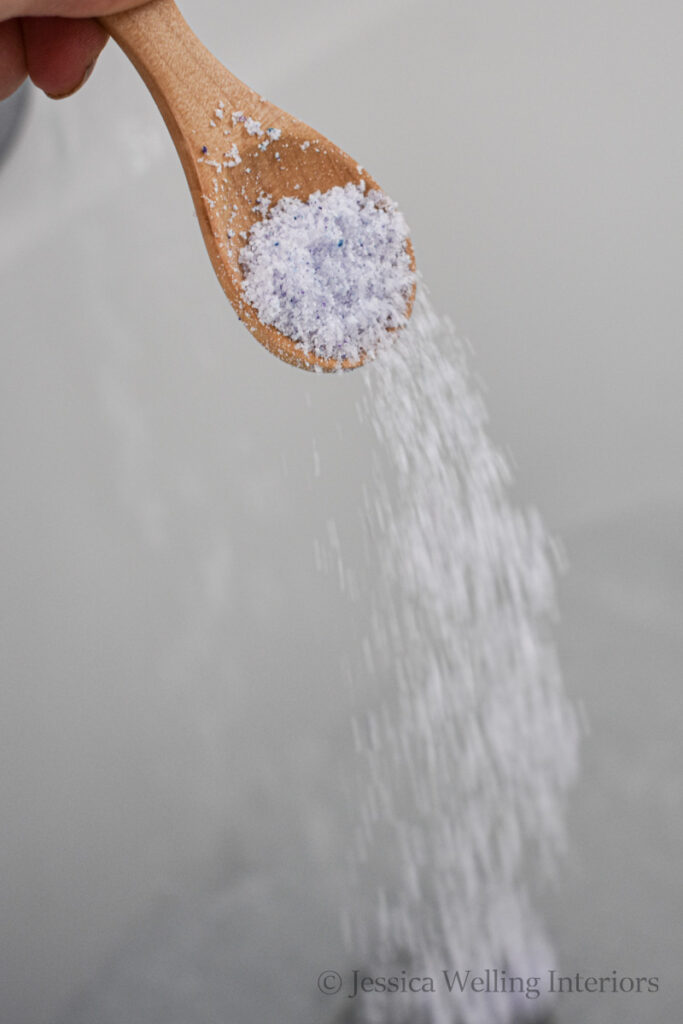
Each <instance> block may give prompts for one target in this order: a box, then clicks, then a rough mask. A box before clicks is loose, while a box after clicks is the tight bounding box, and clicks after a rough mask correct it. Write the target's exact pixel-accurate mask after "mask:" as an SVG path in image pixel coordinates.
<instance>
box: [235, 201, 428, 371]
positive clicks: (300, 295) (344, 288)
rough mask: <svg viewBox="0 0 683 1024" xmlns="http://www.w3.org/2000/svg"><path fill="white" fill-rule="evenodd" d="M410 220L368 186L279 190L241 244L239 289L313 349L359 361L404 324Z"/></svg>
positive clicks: (410, 277)
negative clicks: (303, 192)
mask: <svg viewBox="0 0 683 1024" xmlns="http://www.w3.org/2000/svg"><path fill="white" fill-rule="evenodd" d="M407 239H408V227H407V225H406V222H405V220H404V218H403V216H402V214H401V213H400V212H399V210H398V208H397V206H396V204H395V203H393V202H392V201H391V200H390V199H389V198H388V197H387V196H385V195H384V194H383V193H381V192H379V191H376V190H367V189H366V188H365V187H364V185H362V184H361V185H353V184H348V185H346V186H345V187H344V188H342V187H341V186H335V187H334V188H331V189H329V191H327V192H314V193H313V194H312V195H311V196H310V197H309V199H308V201H307V202H303V201H302V200H301V199H298V198H296V197H290V196H288V197H286V198H284V199H280V200H279V202H277V203H276V204H275V205H274V206H273V207H272V208H271V209H270V211H269V212H268V214H267V216H265V217H264V218H263V219H262V220H260V221H256V223H254V225H253V226H252V228H251V230H250V232H249V236H248V242H247V245H245V246H243V248H242V249H241V251H240V255H239V260H240V264H241V266H242V269H243V275H244V281H243V291H244V296H245V298H246V299H247V301H248V302H250V303H251V304H252V305H253V306H255V308H256V310H257V312H258V315H259V317H260V319H261V320H262V322H263V323H266V324H272V325H273V326H274V327H276V328H277V329H278V330H279V331H281V333H282V334H284V335H286V336H287V337H288V338H291V339H292V340H293V341H295V342H297V344H298V345H299V346H300V348H301V349H302V350H303V351H304V352H307V353H310V352H313V353H315V355H316V356H319V357H322V358H326V359H335V360H339V361H342V360H346V359H351V360H354V361H356V360H357V359H358V358H359V357H360V356H361V354H362V353H372V352H375V351H376V349H377V347H378V346H379V345H380V344H381V343H382V342H384V341H386V340H387V339H389V338H390V337H391V335H390V334H389V332H390V331H393V330H395V329H397V328H401V327H404V326H405V324H406V322H407V317H406V313H407V310H408V304H409V301H410V297H411V294H412V290H413V287H414V282H415V275H414V273H413V270H412V269H411V265H410V257H409V255H408V251H407V248H406V243H407Z"/></svg>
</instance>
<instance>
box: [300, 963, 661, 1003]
mask: <svg viewBox="0 0 683 1024" xmlns="http://www.w3.org/2000/svg"><path fill="white" fill-rule="evenodd" d="M318 988H319V989H320V991H321V992H322V993H323V994H324V995H336V994H338V993H341V994H343V995H346V996H347V998H349V999H355V998H356V997H357V996H360V995H361V994H364V995H368V994H370V993H372V992H381V993H384V994H396V995H400V994H409V993H418V992H424V993H428V992H436V991H437V990H439V991H443V990H444V989H445V990H446V991H448V992H451V993H453V995H457V994H459V993H462V994H464V993H465V992H472V993H482V994H485V993H489V994H495V993H501V994H511V993H518V994H520V995H523V996H525V997H526V998H527V999H538V998H539V996H540V995H541V994H542V993H550V994H555V995H570V994H589V995H590V994H597V995H608V994H609V995H646V994H653V993H655V992H658V991H659V978H658V977H650V976H646V975H640V976H627V975H621V974H619V973H618V972H617V971H616V970H612V971H610V972H609V973H608V974H600V975H598V974H596V975H591V974H582V973H579V972H577V973H575V974H561V973H560V972H559V971H556V970H549V971H546V972H545V973H544V974H542V975H538V976H533V977H532V976H528V977H527V976H522V975H514V974H509V973H508V972H507V971H506V970H504V969H500V968H487V969H486V970H484V971H481V972H480V973H476V972H474V971H472V970H455V969H452V970H448V969H444V970H441V971H437V972H436V973H435V974H433V975H410V974H408V972H407V971H405V970H403V971H401V972H400V973H399V974H396V975H387V976H379V975H378V976H373V975H368V974H365V973H363V972H362V971H360V970H354V971H351V972H350V974H347V976H346V978H344V977H342V975H341V974H339V973H338V972H337V971H323V973H322V974H320V975H319V977H318Z"/></svg>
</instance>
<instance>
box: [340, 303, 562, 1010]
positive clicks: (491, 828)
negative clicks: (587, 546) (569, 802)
mask: <svg viewBox="0 0 683 1024" xmlns="http://www.w3.org/2000/svg"><path fill="white" fill-rule="evenodd" d="M364 374H365V375H366V379H367V387H368V392H367V396H366V399H367V400H366V403H365V405H366V410H367V416H368V417H369V419H370V421H371V423H372V425H373V426H374V429H375V431H376V434H377V437H378V441H379V456H380V458H379V461H378V468H377V478H376V480H375V481H374V484H373V487H372V489H371V491H372V493H371V496H370V497H369V499H368V502H367V510H366V511H367V526H368V537H369V539H370V541H371V544H370V548H371V549H374V551H375V557H376V558H377V559H378V563H377V571H376V573H375V579H374V581H373V590H374V599H373V611H372V615H371V624H370V628H369V631H368V636H367V637H366V641H365V644H364V645H363V651H364V658H363V665H362V667H359V672H360V673H361V675H363V674H364V675H365V677H367V675H368V673H369V672H370V673H372V674H374V675H375V676H376V677H377V678H378V679H384V680H385V684H384V685H381V684H379V690H380V699H379V700H378V701H377V704H376V706H374V707H373V709H372V710H371V711H370V712H368V713H367V714H366V715H365V716H364V717H363V718H362V719H360V718H359V720H358V721H356V723H355V735H356V745H357V752H358V759H359V764H360V778H361V785H362V787H363V792H362V796H361V797H360V806H361V810H360V823H359V827H358V830H357V835H356V836H355V842H354V844H353V854H352V861H353V868H352V870H353V875H354V885H355V888H356V889H357V890H358V891H360V892H362V894H363V899H364V900H365V902H364V903H363V906H362V907H360V906H359V907H356V908H355V909H353V910H352V911H351V913H350V914H349V917H348V942H349V950H350V953H351V954H352V956H353V958H354V960H355V961H357V960H358V959H359V957H362V961H361V963H360V964H356V966H358V967H361V968H363V970H367V974H368V975H370V976H377V975H382V976H386V975H387V974H393V975H396V976H398V977H399V978H401V977H409V976H421V975H424V976H431V977H433V978H434V982H435V989H436V991H435V992H427V993H423V994H417V995H415V996H411V995H409V994H405V993H400V994H396V993H394V994H391V993H389V994H387V993H385V994H382V993H380V992H378V991H373V992H370V993H368V994H367V995H366V996H365V997H363V1001H361V1000H355V1002H354V1009H353V1012H352V1016H350V1017H348V1019H349V1020H354V1021H356V1020H357V1021H363V1022H377V1024H408V1022H410V1024H422V1022H423V1021H424V1022H427V1021H428V1022H434V1024H455V1022H458V1024H484V1022H486V1024H495V1022H498V1024H507V1022H509V1021H513V1020H514V1021H518V1020H530V1019H536V1016H538V1014H539V1012H541V1009H542V1006H543V1005H544V995H543V992H541V993H540V995H539V997H538V998H536V997H534V996H533V994H532V996H531V997H530V996H529V995H528V994H524V993H515V994H509V993H505V992H503V991H501V988H504V987H505V978H506V977H507V976H512V975H517V976H520V977H523V978H528V977H532V976H534V975H540V974H543V972H546V974H547V970H548V968H549V967H551V966H553V964H552V962H551V954H550V951H549V947H548V946H547V945H545V943H544V939H543V936H542V930H541V929H540V927H539V925H538V924H537V922H536V920H535V917H534V913H533V909H532V906H531V899H530V896H529V891H528V888H529V887H528V880H529V876H530V875H531V876H532V877H538V876H546V877H547V876H549V875H551V874H552V870H553V865H554V863H555V862H556V860H557V857H558V854H560V853H561V851H562V849H563V845H564V797H565V794H566V792H567V790H568V788H569V786H570V784H571V782H572V780H573V778H574V776H575V774H576V770H577V742H578V727H577V719H576V717H575V714H574V710H573V708H572V706H571V704H570V702H569V701H568V699H567V697H566V696H565V694H564V691H563V687H562V681H561V677H560V672H559V668H558V662H557V657H556V652H555V648H554V644H553V640H552V636H551V626H552V620H553V618H554V615H555V568H556V563H557V557H556V555H557V552H556V550H555V548H554V545H553V544H552V543H551V542H550V540H549V538H548V536H547V534H546V533H545V530H544V528H543V525H542V523H541V521H540V519H539V517H538V515H537V514H536V513H535V512H533V511H521V510H519V509H518V508H515V507H514V505H513V504H512V503H511V500H510V497H509V495H508V490H509V484H510V472H509V469H508V465H507V463H506V461H505V459H504V458H503V457H502V456H501V454H500V453H499V452H498V451H497V450H496V449H495V447H494V446H493V445H492V443H491V441H490V440H489V437H488V435H487V430H486V411H485V408H484V404H483V402H482V399H481V396H480V394H479V393H478V390H477V388H476V387H475V385H474V383H473V381H472V377H471V374H470V370H469V368H468V353H467V350H466V347H465V345H463V344H462V342H460V341H459V340H458V338H457V337H456V335H455V333H454V330H453V328H452V327H451V325H450V323H449V321H447V320H445V319H442V318H439V317H438V316H437V315H436V314H435V313H434V312H433V311H432V309H431V308H430V305H429V301H428V299H427V298H426V296H425V291H424V288H423V287H422V286H421V287H420V289H419V294H418V298H417V302H416V307H415V312H414V314H413V318H412V322H411V325H410V327H409V328H408V329H407V330H406V331H405V332H403V335H402V336H401V337H399V339H398V340H397V342H396V344H394V345H393V346H392V347H391V348H390V349H388V350H387V351H385V352H382V353H381V354H380V356H379V358H378V359H377V360H376V362H375V364H374V365H373V366H371V367H369V368H367V369H366V370H365V371H364ZM387 680H389V681H390V682H389V685H387V684H386V681H387ZM373 872H375V874H376V877H374V876H373ZM369 888H370V889H372V892H374V894H375V901H376V902H375V906H374V910H372V912H369V911H368V902H367V895H368V889H369ZM486 968H489V969H493V968H497V969H498V971H499V974H498V975H497V977H496V984H497V986H498V991H497V992H496V993H495V994H493V995H489V996H486V995H485V994H482V993H480V992H473V991H472V990H471V989H469V988H468V987H467V986H465V991H464V992H461V991H460V989H459V987H458V985H457V984H456V985H455V987H454V990H453V991H450V992H449V990H448V985H447V984H446V982H445V978H444V976H443V973H442V972H443V970H456V969H459V970H460V971H461V972H463V973H464V971H465V970H467V969H470V970H471V971H472V972H473V973H477V972H484V971H485V970H486ZM402 972H405V974H402ZM501 972H502V973H501ZM506 972H507V973H506ZM501 979H502V980H501ZM540 985H541V986H542V985H543V982H542V981H541V982H540ZM534 1015H536V1016H534Z"/></svg>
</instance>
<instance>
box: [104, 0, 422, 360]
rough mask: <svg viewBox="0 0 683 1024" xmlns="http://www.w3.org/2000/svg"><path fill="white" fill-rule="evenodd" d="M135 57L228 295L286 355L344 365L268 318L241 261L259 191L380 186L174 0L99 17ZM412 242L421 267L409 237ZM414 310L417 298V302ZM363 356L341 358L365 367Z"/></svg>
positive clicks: (264, 340)
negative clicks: (237, 69) (220, 53)
mask: <svg viewBox="0 0 683 1024" xmlns="http://www.w3.org/2000/svg"><path fill="white" fill-rule="evenodd" d="M99 20H100V21H101V23H102V24H103V26H104V27H105V28H106V29H107V31H108V32H109V33H110V34H111V35H112V36H113V38H114V39H115V40H116V42H117V43H118V44H119V46H120V47H121V49H122V50H123V51H124V53H125V54H126V55H127V56H128V57H129V58H130V60H131V61H132V62H133V64H134V65H135V67H136V68H137V70H138V71H139V73H140V75H141V76H142V79H143V80H144V82H145V84H146V85H147V88H148V89H149V91H150V92H151V94H152V96H153V97H154V100H155V102H156V104H157V106H158V107H159V110H160V111H161V114H162V116H163V118H164V121H165V122H166V126H167V128H168V130H169V132H170V133H171V138H172V139H173V142H174V143H175V147H176V149H177V151H178V155H179V157H180V161H181V163H182V165H183V168H184V170H185V175H186V177H187V181H188V184H189V186H190V192H191V193H192V199H193V201H194V205H195V209H196V211H197V217H198V218H199V224H200V227H201V229H202V234H203V236H204V242H205V244H206V249H207V252H208V254H209V256H210V257H211V262H212V263H213V267H214V270H215V272H216V275H217V277H218V280H219V281H220V283H221V285H222V287H223V290H224V291H225V294H226V295H227V297H228V298H229V299H230V302H231V303H232V304H233V306H234V307H235V309H236V310H237V313H238V316H239V317H240V318H241V320H242V321H243V322H244V324H245V325H246V326H247V327H248V328H249V330H250V331H251V333H252V334H253V335H254V337H255V338H256V339H257V340H258V341H260V342H261V344H262V345H265V347H266V348H267V349H269V350H270V351H271V352H273V353H274V354H275V355H276V356H279V357H280V359H283V360H285V362H288V363H292V364H293V365H294V366H300V367H302V368H304V369H309V370H313V369H320V370H328V371H332V370H337V369H338V368H339V363H338V362H337V361H336V360H334V359H329V358H328V359H323V358H320V357H318V356H316V355H315V354H314V353H308V354H307V353H305V352H303V351H302V350H301V349H300V348H298V347H297V345H296V343H295V342H294V341H292V339H291V338H288V337H286V336H285V335H283V334H281V333H280V331H278V330H277V329H276V328H274V327H272V326H268V325H267V324H264V323H262V322H261V320H260V319H259V317H258V314H257V312H256V309H255V308H254V307H253V306H252V305H250V304H249V303H248V302H246V301H245V299H244V298H243V292H242V288H241V282H242V270H241V267H240V264H239V261H238V255H239V250H240V248H241V246H242V245H244V243H245V241H246V238H247V235H248V232H249V229H250V227H251V225H252V224H253V223H254V221H255V220H256V219H257V218H259V219H260V215H259V213H258V212H257V211H255V209H254V208H255V207H257V204H258V202H259V197H261V196H263V195H267V196H270V197H271V202H272V203H276V202H277V201H278V200H279V199H281V198H282V197H283V196H294V197H296V198H300V199H302V200H304V201H306V200H307V199H308V197H309V196H310V195H311V193H312V192H316V191H318V190H320V191H323V192H325V191H327V190H328V189H330V188H333V187H334V186H335V185H342V186H343V185H346V184H348V183H349V182H352V183H354V184H359V183H360V181H361V180H363V181H365V182H366V184H367V186H368V187H369V188H372V189H377V188H379V186H378V185H377V184H376V182H375V181H373V179H372V178H371V177H370V176H369V175H368V174H367V173H366V171H365V170H364V169H363V168H361V167H359V166H358V164H357V163H356V161H355V160H353V159H352V158H351V157H350V156H348V155H347V154H346V153H344V152H343V151H342V150H341V149H339V148H338V147H337V146H335V145H334V143H332V142H330V141H329V140H328V139H326V138H324V137H323V136H322V135H320V134H319V133H318V132H315V131H314V130H313V129H312V128H309V127H308V125H306V124H304V123H303V122H302V121H298V120H297V119H296V118H295V117H292V115H291V114H288V113H286V112H285V111H284V110H280V108H279V107H276V106H274V105H273V104H272V103H268V102H267V101H266V100H264V99H263V97H261V96H259V95H258V93H255V92H254V91H253V90H252V89H250V88H249V87H248V86H246V85H244V83H243V82H240V81H239V79H237V78H235V76H234V75H232V74H230V72H229V71H228V70H227V69H226V68H224V67H223V65H222V64H221V63H220V62H219V61H218V60H216V58H215V57H214V56H213V55H212V54H211V53H209V51H208V50H207V49H206V47H204V46H203V45H202V43H201V42H200V41H199V39H197V37H196V36H195V35H194V33H193V32H192V30H191V29H190V28H189V26H188V25H187V23H186V22H185V20H184V19H183V17H182V15H181V14H180V11H179V10H178V8H177V7H176V5H175V4H174V3H173V0H152V2H151V3H147V4H145V5H144V6H142V7H137V8H135V9H134V10H130V11H124V12H122V13H120V14H110V15H107V16H106V17H102V18H100V19H99ZM408 251H409V255H410V259H411V262H412V263H413V269H414V255H413V250H412V247H411V246H410V243H408ZM411 310H412V299H411V302H410V310H409V311H411ZM365 358H366V357H365V355H363V356H362V357H361V358H360V359H358V360H357V361H355V362H353V361H350V360H347V361H345V362H344V363H342V366H343V368H344V369H351V368H353V367H354V366H360V365H361V364H362V363H363V362H364V360H365Z"/></svg>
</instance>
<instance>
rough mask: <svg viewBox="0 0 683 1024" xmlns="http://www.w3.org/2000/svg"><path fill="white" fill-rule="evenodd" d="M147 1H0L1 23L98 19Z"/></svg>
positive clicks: (139, 5) (138, 5)
mask: <svg viewBox="0 0 683 1024" xmlns="http://www.w3.org/2000/svg"><path fill="white" fill-rule="evenodd" d="M145 2H146V0H0V21H7V20H8V19H9V18H17V17H22V16H25V17H43V16H52V17H59V18H96V17H98V16H99V15H100V14H116V13H117V12H118V11H127V10H130V8H131V7H141V6H142V4H143V3H145Z"/></svg>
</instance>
